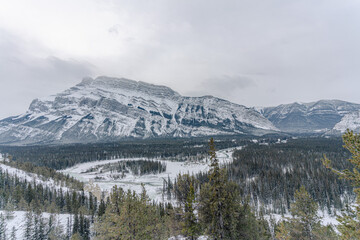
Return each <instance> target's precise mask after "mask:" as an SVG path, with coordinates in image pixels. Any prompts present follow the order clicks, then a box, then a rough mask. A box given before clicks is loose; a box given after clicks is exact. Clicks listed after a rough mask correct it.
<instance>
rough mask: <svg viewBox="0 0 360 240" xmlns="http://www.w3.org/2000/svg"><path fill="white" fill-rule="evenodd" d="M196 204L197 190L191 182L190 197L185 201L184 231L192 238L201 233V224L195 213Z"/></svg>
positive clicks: (192, 239)
mask: <svg viewBox="0 0 360 240" xmlns="http://www.w3.org/2000/svg"><path fill="white" fill-rule="evenodd" d="M194 204H195V191H194V186H193V184H192V183H190V189H189V193H188V197H187V200H186V203H185V212H184V228H183V233H184V234H185V235H186V236H188V237H189V238H190V239H191V240H194V239H195V238H196V237H197V236H198V234H199V232H200V231H199V230H200V229H199V224H198V222H197V219H196V216H195V213H194V210H195V209H194Z"/></svg>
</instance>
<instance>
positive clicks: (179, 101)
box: [0, 76, 277, 144]
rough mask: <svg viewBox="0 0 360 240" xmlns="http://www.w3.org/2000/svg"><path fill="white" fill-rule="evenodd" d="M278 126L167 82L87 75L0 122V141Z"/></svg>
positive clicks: (215, 131)
mask: <svg viewBox="0 0 360 240" xmlns="http://www.w3.org/2000/svg"><path fill="white" fill-rule="evenodd" d="M273 131H277V129H276V128H275V127H274V126H273V125H272V123H271V122H270V121H268V120H267V119H266V118H264V117H263V116H262V115H261V114H260V113H258V112H256V111H254V110H253V109H251V108H247V107H245V106H243V105H239V104H235V103H231V102H229V101H227V100H224V99H220V98H216V97H212V96H202V97H184V96H181V95H180V94H179V93H177V92H175V91H174V90H172V89H171V88H168V87H166V86H160V85H154V84H149V83H145V82H140V81H134V80H128V79H125V78H121V79H118V78H110V77H105V76H100V77H98V78H96V79H91V78H85V79H83V80H82V81H81V82H80V83H79V84H77V85H75V86H74V87H71V88H69V89H67V90H65V91H63V92H61V93H59V94H56V95H53V96H50V97H46V98H41V99H34V100H33V101H32V102H31V104H30V106H29V109H28V111H27V112H26V113H24V114H21V115H18V116H14V117H9V118H5V119H3V120H1V121H0V143H24V144H33V143H43V142H51V143H52V142H54V143H56V142H59V143H68V142H93V141H113V140H118V139H121V138H127V137H130V138H131V137H133V138H149V137H197V136H209V135H229V134H230V135H231V134H252V133H259V132H264V133H266V132H273Z"/></svg>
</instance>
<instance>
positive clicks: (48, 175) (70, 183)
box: [2, 156, 84, 191]
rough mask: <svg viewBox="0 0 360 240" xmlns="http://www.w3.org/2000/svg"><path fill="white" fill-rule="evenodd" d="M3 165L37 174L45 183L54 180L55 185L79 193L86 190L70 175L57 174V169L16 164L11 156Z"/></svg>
mask: <svg viewBox="0 0 360 240" xmlns="http://www.w3.org/2000/svg"><path fill="white" fill-rule="evenodd" d="M2 164H5V165H8V166H10V167H14V168H17V169H20V170H23V171H25V172H28V173H34V174H37V175H38V177H39V178H40V179H41V180H43V181H47V180H49V179H52V180H54V182H55V184H57V185H59V186H66V187H69V188H72V189H74V190H77V191H82V190H84V183H83V182H80V181H79V180H77V179H75V178H73V177H70V176H69V175H65V174H63V173H60V172H57V171H56V170H55V169H52V168H49V167H41V166H36V165H34V164H33V163H31V162H15V161H12V158H11V156H10V157H9V159H7V160H6V161H3V162H2Z"/></svg>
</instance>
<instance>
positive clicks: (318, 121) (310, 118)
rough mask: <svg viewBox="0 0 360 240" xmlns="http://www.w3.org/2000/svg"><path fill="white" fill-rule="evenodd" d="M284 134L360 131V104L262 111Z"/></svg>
mask: <svg viewBox="0 0 360 240" xmlns="http://www.w3.org/2000/svg"><path fill="white" fill-rule="evenodd" d="M258 110H259V112H260V113H261V114H262V115H263V116H264V117H266V118H267V119H269V120H270V121H271V122H272V123H273V124H274V126H275V127H277V128H278V129H280V130H281V131H284V132H296V133H306V132H329V131H330V132H344V131H345V130H346V129H347V128H350V129H355V128H359V127H360V119H359V116H360V115H359V110H360V104H356V103H350V102H345V101H340V100H320V101H317V102H310V103H292V104H283V105H279V106H277V107H266V108H262V109H258Z"/></svg>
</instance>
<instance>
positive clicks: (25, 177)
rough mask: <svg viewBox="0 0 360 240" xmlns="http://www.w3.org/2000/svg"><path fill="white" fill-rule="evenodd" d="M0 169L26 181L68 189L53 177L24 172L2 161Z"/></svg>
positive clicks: (58, 188)
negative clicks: (46, 177)
mask: <svg viewBox="0 0 360 240" xmlns="http://www.w3.org/2000/svg"><path fill="white" fill-rule="evenodd" d="M0 169H1V170H2V171H4V172H8V173H9V175H16V176H17V177H18V178H19V179H21V180H26V181H27V182H31V183H33V182H36V184H41V185H43V186H48V187H50V188H56V189H57V190H60V188H61V189H62V190H63V191H64V192H66V191H68V190H69V189H68V188H67V187H64V186H62V185H63V184H62V183H61V182H55V181H54V180H53V179H45V178H44V177H42V176H39V175H37V174H34V173H29V172H25V171H23V170H20V169H17V168H14V167H10V166H8V165H5V164H2V163H0Z"/></svg>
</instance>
